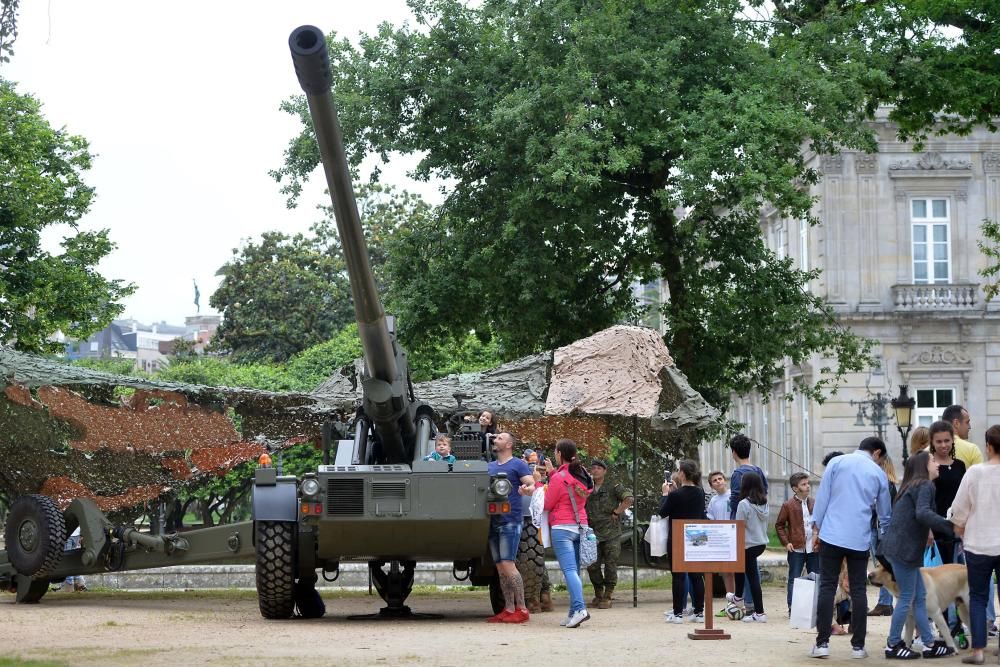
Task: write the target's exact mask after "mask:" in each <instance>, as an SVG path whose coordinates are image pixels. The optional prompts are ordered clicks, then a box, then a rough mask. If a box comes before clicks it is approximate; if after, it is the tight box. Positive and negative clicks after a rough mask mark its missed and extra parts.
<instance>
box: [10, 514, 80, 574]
mask: <svg viewBox="0 0 1000 667" xmlns="http://www.w3.org/2000/svg"><path fill="white" fill-rule="evenodd" d="M4 541H5V542H6V545H7V557H8V558H9V559H10V562H11V564H12V565H13V566H14V569H15V570H17V572H18V573H19V574H23V575H24V576H26V577H36V578H41V577H42V576H43V575H44V574H46V573H47V572H49V571H51V570H52V569H53V568H54V567H55V566H56V565H58V563H59V559H60V558H62V553H63V549H64V548H65V546H66V520H65V519H64V518H63V515H62V512H60V511H59V508H58V507H56V504H55V503H54V502H52V499H51V498H49V497H48V496H42V495H31V496H21V497H20V498H18V499H17V500H15V501H14V504H13V505H11V506H10V511H9V512H8V513H7V526H6V529H5V530H4Z"/></svg>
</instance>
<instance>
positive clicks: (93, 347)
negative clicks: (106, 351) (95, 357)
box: [90, 340, 100, 352]
mask: <svg viewBox="0 0 1000 667" xmlns="http://www.w3.org/2000/svg"><path fill="white" fill-rule="evenodd" d="M99 349H100V343H98V342H97V341H96V340H92V341H90V351H91V352H97V351H98V350H99Z"/></svg>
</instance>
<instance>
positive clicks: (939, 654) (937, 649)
mask: <svg viewBox="0 0 1000 667" xmlns="http://www.w3.org/2000/svg"><path fill="white" fill-rule="evenodd" d="M949 655H955V649H953V648H952V647H950V646H948V645H947V644H945V643H944V642H943V641H941V640H940V639H939V640H937V641H936V642H934V644H933V645H932V646H930V647H928V648H925V649H924V657H925V658H946V657H948V656H949Z"/></svg>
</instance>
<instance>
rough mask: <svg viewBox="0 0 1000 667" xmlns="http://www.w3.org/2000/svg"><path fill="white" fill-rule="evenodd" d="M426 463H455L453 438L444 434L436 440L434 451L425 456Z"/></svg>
mask: <svg viewBox="0 0 1000 667" xmlns="http://www.w3.org/2000/svg"><path fill="white" fill-rule="evenodd" d="M424 461H444V462H445V463H455V455H454V454H452V453H451V438H449V437H448V436H446V435H445V434H444V433H441V434H439V435H438V436H437V437H436V438H434V451H433V452H431V453H430V454H428V455H427V456H425V457H424Z"/></svg>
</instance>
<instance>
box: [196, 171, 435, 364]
mask: <svg viewBox="0 0 1000 667" xmlns="http://www.w3.org/2000/svg"><path fill="white" fill-rule="evenodd" d="M356 196H357V199H358V208H359V211H360V212H361V215H362V216H363V218H364V220H365V236H366V240H367V242H368V247H369V250H370V256H371V261H372V268H373V271H374V272H375V277H376V283H377V284H378V285H379V287H380V289H382V291H383V293H384V291H385V288H386V280H385V276H384V264H385V245H386V241H387V238H389V237H390V236H391V235H392V234H393V233H394V231H395V230H396V229H397V228H398V227H399V226H401V225H403V224H410V223H414V224H417V223H419V220H420V218H421V217H423V216H426V215H427V214H428V212H429V211H430V207H429V206H428V205H427V203H426V202H424V201H423V200H422V199H420V198H419V197H417V196H415V195H411V194H409V193H407V192H397V191H395V190H393V189H392V188H387V187H383V186H379V185H367V186H364V187H362V188H360V189H359V191H358V193H357V195H356ZM219 273H220V274H221V275H222V276H223V279H222V283H221V284H220V286H219V288H218V290H216V291H215V293H213V294H212V296H211V298H210V300H209V303H210V304H211V305H212V306H213V307H214V308H217V309H219V310H220V311H221V312H222V313H223V320H222V325H221V326H220V327H219V329H218V332H217V334H216V336H217V338H216V340H217V343H216V345H217V347H219V348H221V349H224V350H227V351H230V352H231V353H232V354H233V355H234V358H236V359H237V360H242V361H265V360H267V361H285V360H287V359H289V358H290V357H291V356H292V355H294V354H296V353H298V352H301V351H302V350H305V349H306V348H309V347H311V346H313V345H316V344H318V343H321V342H323V341H327V340H329V339H330V338H331V337H333V335H334V334H335V333H336V332H337V331H340V330H341V329H343V328H344V327H345V326H347V325H348V324H350V323H352V322H354V310H353V306H352V305H351V289H350V283H349V281H348V278H347V273H346V268H345V265H344V261H343V255H342V251H341V247H340V241H339V238H338V236H337V233H336V223H335V221H334V218H333V213H332V211H331V210H330V209H329V208H327V209H326V216H325V218H324V219H323V220H322V221H320V222H318V223H317V224H315V225H313V227H312V229H311V233H310V234H309V235H305V234H296V235H294V236H289V235H287V234H284V233H281V232H274V231H272V232H267V233H265V234H263V236H262V237H261V239H260V240H259V241H249V242H247V243H245V244H244V245H243V247H241V248H236V249H234V250H233V258H232V259H231V260H230V261H229V262H227V263H226V264H225V266H223V267H222V268H221V269H220V270H219Z"/></svg>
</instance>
